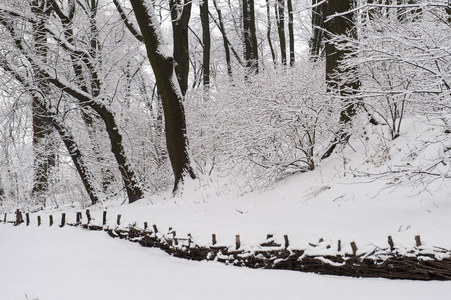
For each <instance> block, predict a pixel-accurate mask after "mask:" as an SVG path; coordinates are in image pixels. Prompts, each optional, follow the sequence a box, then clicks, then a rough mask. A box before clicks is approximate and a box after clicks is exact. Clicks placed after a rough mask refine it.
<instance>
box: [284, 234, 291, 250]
mask: <svg viewBox="0 0 451 300" xmlns="http://www.w3.org/2000/svg"><path fill="white" fill-rule="evenodd" d="M283 239H284V240H285V249H287V248H288V246H290V242H289V241H288V235H287V234H286V235H284V236H283Z"/></svg>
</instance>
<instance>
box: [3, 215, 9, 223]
mask: <svg viewBox="0 0 451 300" xmlns="http://www.w3.org/2000/svg"><path fill="white" fill-rule="evenodd" d="M7 215H8V214H7V213H5V218H4V219H3V222H4V223H6V216H7Z"/></svg>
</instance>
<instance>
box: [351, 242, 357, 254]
mask: <svg viewBox="0 0 451 300" xmlns="http://www.w3.org/2000/svg"><path fill="white" fill-rule="evenodd" d="M351 248H352V255H357V245H356V244H355V242H351Z"/></svg>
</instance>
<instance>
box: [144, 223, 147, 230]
mask: <svg viewBox="0 0 451 300" xmlns="http://www.w3.org/2000/svg"><path fill="white" fill-rule="evenodd" d="M146 229H147V222H144V230H146Z"/></svg>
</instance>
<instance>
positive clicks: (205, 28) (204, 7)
mask: <svg viewBox="0 0 451 300" xmlns="http://www.w3.org/2000/svg"><path fill="white" fill-rule="evenodd" d="M199 9H200V20H201V23H202V42H203V45H204V51H203V74H204V76H203V84H204V88H205V89H208V88H209V86H210V48H211V41H210V19H209V15H208V0H203V1H201V2H200V3H199ZM229 59H230V57H229Z"/></svg>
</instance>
